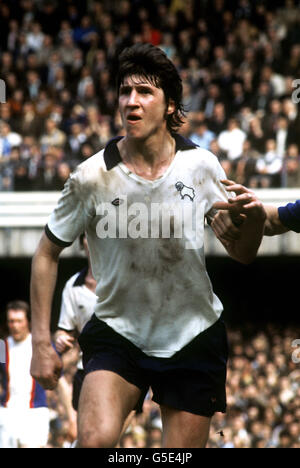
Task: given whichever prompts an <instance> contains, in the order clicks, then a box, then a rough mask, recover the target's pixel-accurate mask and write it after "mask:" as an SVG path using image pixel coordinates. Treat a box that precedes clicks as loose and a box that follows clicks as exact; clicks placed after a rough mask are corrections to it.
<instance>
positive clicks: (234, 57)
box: [0, 0, 300, 191]
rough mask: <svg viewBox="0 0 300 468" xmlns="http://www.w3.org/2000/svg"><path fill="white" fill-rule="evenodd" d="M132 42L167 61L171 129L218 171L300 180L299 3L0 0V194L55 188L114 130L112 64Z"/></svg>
mask: <svg viewBox="0 0 300 468" xmlns="http://www.w3.org/2000/svg"><path fill="white" fill-rule="evenodd" d="M137 42H150V43H152V44H154V45H157V46H159V47H161V48H162V49H163V50H164V51H165V53H166V54H167V55H168V57H169V58H171V59H172V60H173V61H174V63H175V64H176V66H177V68H178V70H179V71H180V74H181V77H182V80H183V90H184V105H185V109H186V112H187V119H186V123H185V125H184V126H183V127H182V128H181V130H180V132H181V133H182V134H183V135H185V136H187V137H189V138H191V139H192V140H193V141H194V142H195V143H197V144H199V145H200V146H202V147H204V148H207V149H209V150H211V151H212V152H213V153H215V154H216V155H217V156H218V157H219V158H220V161H221V163H222V165H223V167H224V169H225V171H226V173H227V175H228V177H230V178H235V179H237V180H238V181H239V182H241V183H244V184H246V185H248V186H250V187H252V188H256V187H266V188H267V187H298V186H299V185H300V162H299V154H300V132H299V131H298V130H299V123H300V113H299V111H298V101H299V100H300V81H299V78H300V2H299V1H298V0H297V1H296V0H273V1H271V0H260V1H256V2H251V1H250V0H235V1H234V0H230V1H226V0H197V1H195V0H152V1H151V2H149V1H145V0H130V1H129V0H118V1H117V0H88V1H85V2H82V1H80V0H65V1H63V2H58V1H57V0H9V1H6V0H0V79H2V80H4V82H5V87H6V102H5V103H1V104H0V190H1V191H11V190H14V191H26V190H61V189H62V188H63V185H64V183H65V181H66V179H67V178H68V176H69V174H70V172H71V171H72V170H73V169H74V167H75V166H76V165H77V164H78V163H81V162H82V161H84V160H85V159H86V158H89V157H90V156H91V155H92V154H94V153H95V152H97V151H99V150H101V149H102V148H103V147H104V146H105V144H106V143H107V141H109V140H110V139H111V138H112V137H114V136H116V135H120V134H122V122H121V119H120V115H119V113H118V110H117V93H116V90H115V75H116V67H117V60H118V55H119V53H120V51H121V50H122V49H123V48H124V47H126V46H129V45H131V44H133V43H137ZM297 80H298V81H297ZM1 85H3V83H2V82H1ZM0 91H3V86H2V87H1V89H0Z"/></svg>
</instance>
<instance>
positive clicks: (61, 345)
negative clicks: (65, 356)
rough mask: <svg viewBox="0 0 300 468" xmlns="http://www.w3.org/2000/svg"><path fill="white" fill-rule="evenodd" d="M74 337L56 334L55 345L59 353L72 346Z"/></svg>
mask: <svg viewBox="0 0 300 468" xmlns="http://www.w3.org/2000/svg"><path fill="white" fill-rule="evenodd" d="M74 342H75V338H73V336H71V335H67V334H65V335H58V336H57V338H56V340H55V347H56V349H57V351H58V352H59V353H61V354H62V353H65V352H66V351H68V350H69V349H71V348H73V346H74Z"/></svg>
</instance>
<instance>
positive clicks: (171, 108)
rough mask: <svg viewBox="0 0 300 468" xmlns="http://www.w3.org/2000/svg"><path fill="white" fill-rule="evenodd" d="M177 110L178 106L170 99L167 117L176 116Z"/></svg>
mask: <svg viewBox="0 0 300 468" xmlns="http://www.w3.org/2000/svg"><path fill="white" fill-rule="evenodd" d="M175 110H176V105H175V102H174V101H173V99H169V102H168V105H167V115H171V114H174V112H175Z"/></svg>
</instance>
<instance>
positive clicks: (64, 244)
mask: <svg viewBox="0 0 300 468" xmlns="http://www.w3.org/2000/svg"><path fill="white" fill-rule="evenodd" d="M45 233H46V236H47V237H48V239H49V240H51V242H53V243H54V244H56V245H58V246H59V247H70V245H72V244H73V242H65V241H62V240H60V239H58V237H56V236H55V235H54V234H53V233H52V232H51V231H50V229H49V226H48V224H46V226H45Z"/></svg>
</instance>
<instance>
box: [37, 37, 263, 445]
mask: <svg viewBox="0 0 300 468" xmlns="http://www.w3.org/2000/svg"><path fill="white" fill-rule="evenodd" d="M117 78H118V80H117V81H118V93H119V109H120V113H121V117H122V121H123V125H124V130H125V137H119V138H117V139H113V140H112V141H111V142H109V143H108V145H107V146H106V148H105V149H104V150H103V151H100V152H99V153H97V154H96V155H94V156H92V157H91V158H90V159H88V160H87V161H85V162H84V163H83V164H81V165H80V166H79V167H78V168H77V169H76V170H75V172H74V173H73V174H72V175H71V177H70V179H69V181H68V182H67V184H66V185H65V188H64V190H63V192H62V196H61V198H60V201H59V203H58V206H57V208H56V209H55V211H54V212H53V213H52V215H51V217H50V219H49V222H48V225H47V226H46V230H45V233H44V235H43V237H42V239H41V242H40V245H39V247H38V249H37V251H36V253H35V256H34V259H33V264H32V284H31V295H32V310H33V333H34V340H33V360H32V367H31V370H32V375H34V376H35V377H36V378H37V379H38V380H39V382H40V383H42V384H43V385H44V386H45V387H46V388H53V387H55V385H56V384H57V380H58V378H59V374H60V370H61V362H60V360H59V359H58V358H57V356H56V355H55V353H54V352H53V351H52V348H51V346H50V334H49V321H50V305H51V300H52V295H53V291H54V286H55V281H56V274H57V264H58V258H59V254H60V252H61V250H62V249H63V248H64V247H66V246H68V245H70V244H71V243H72V242H73V241H74V240H75V239H76V237H77V236H78V235H79V234H80V232H82V231H83V230H85V231H86V233H87V239H88V245H89V251H90V257H91V263H92V269H93V274H94V277H95V279H96V281H97V288H96V293H97V296H98V301H97V305H96V308H95V314H94V315H93V317H92V319H91V321H89V322H88V324H87V325H86V326H85V328H84V330H83V332H82V334H81V336H80V337H79V342H80V346H81V348H82V350H83V362H84V369H85V374H86V376H85V379H84V383H83V387H82V391H81V395H80V401H79V411H78V440H79V446H80V447H114V446H115V445H116V443H117V441H118V439H119V435H120V433H121V430H122V427H123V423H124V421H125V419H126V417H127V416H128V414H129V413H130V411H131V410H132V409H133V408H134V406H135V405H136V403H137V401H138V399H139V397H140V395H141V393H142V392H143V391H144V390H145V389H147V388H148V387H149V386H150V387H151V388H152V391H153V400H154V401H155V402H157V403H158V404H159V405H160V408H161V413H162V422H163V445H164V447H182V448H184V447H190V448H192V447H204V446H205V445H206V442H207V438H208V434H209V427H210V421H211V418H212V416H213V414H214V413H215V412H216V411H221V412H225V409H226V396H225V379H226V361H227V340H226V332H225V329H224V323H223V321H222V318H221V314H222V304H221V302H220V301H219V299H218V298H217V297H216V296H215V294H214V293H213V290H212V286H211V282H210V280H209V278H208V275H207V272H206V268H205V258H204V239H203V238H204V221H205V218H209V219H211V218H212V217H213V215H214V214H215V211H214V210H213V205H214V203H215V202H217V201H219V200H224V201H226V200H227V194H226V190H225V189H224V186H222V184H221V183H220V179H224V177H225V174H224V172H223V170H222V168H221V166H220V165H219V163H218V160H217V158H216V157H215V156H213V155H212V154H211V153H210V152H208V151H207V150H202V149H200V148H198V147H196V146H195V144H194V143H193V142H191V141H189V140H186V139H185V138H183V137H181V136H180V135H179V134H177V133H176V129H178V128H179V127H180V125H181V123H182V122H183V112H182V83H181V79H180V77H179V74H178V71H177V70H176V68H175V66H174V65H173V63H172V62H171V61H170V60H169V59H168V58H167V57H166V55H165V54H164V53H163V52H162V51H161V50H160V49H159V48H156V47H154V46H152V45H150V44H143V45H141V44H136V45H134V46H133V47H131V48H128V49H125V50H124V51H123V52H122V54H121V56H120V63H119V72H118V77H117ZM264 221H265V212H264V210H263V207H262V204H261V203H260V202H259V201H258V200H257V202H256V203H255V200H254V206H253V208H252V209H251V210H249V216H248V217H247V219H246V220H245V222H244V223H243V227H242V236H241V238H240V239H239V240H238V241H237V242H232V243H231V244H230V245H228V246H227V250H228V252H229V254H230V255H231V256H232V257H233V258H235V259H237V260H239V261H242V262H245V263H248V262H250V261H252V260H253V259H254V258H255V256H256V253H257V250H258V248H259V245H260V243H261V239H262V234H263V226H264ZM257 227H260V230H259V229H257Z"/></svg>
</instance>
